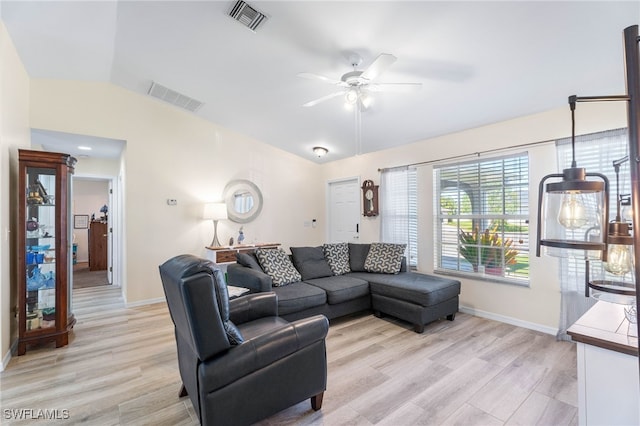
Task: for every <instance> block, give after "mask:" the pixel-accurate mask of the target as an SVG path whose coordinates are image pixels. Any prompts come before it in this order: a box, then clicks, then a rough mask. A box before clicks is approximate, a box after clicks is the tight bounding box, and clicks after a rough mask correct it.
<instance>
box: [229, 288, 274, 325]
mask: <svg viewBox="0 0 640 426" xmlns="http://www.w3.org/2000/svg"><path fill="white" fill-rule="evenodd" d="M277 315H278V298H277V296H276V294H275V293H273V292H269V293H255V294H247V295H246V296H241V297H238V298H236V299H231V300H230V301H229V319H230V320H231V321H232V322H234V323H235V324H244V323H245V322H249V321H253V320H255V319H258V318H264V317H274V316H277Z"/></svg>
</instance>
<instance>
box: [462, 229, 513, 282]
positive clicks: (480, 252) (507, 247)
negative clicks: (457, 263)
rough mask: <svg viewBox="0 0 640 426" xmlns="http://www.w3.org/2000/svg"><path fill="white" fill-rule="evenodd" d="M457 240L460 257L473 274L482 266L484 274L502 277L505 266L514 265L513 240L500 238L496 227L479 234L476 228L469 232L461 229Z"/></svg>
mask: <svg viewBox="0 0 640 426" xmlns="http://www.w3.org/2000/svg"><path fill="white" fill-rule="evenodd" d="M458 240H459V242H460V245H459V251H460V255H461V256H462V257H464V258H465V259H466V260H467V262H469V263H470V264H471V266H472V267H473V271H474V272H478V266H479V265H483V266H484V267H485V272H486V273H488V274H493V275H502V272H503V268H504V267H505V266H508V265H514V264H515V263H516V256H517V255H518V250H517V249H515V248H514V247H513V240H512V239H511V238H507V239H505V240H503V239H502V238H500V236H499V235H498V232H497V226H493V227H491V229H485V230H484V232H480V230H479V228H478V227H476V228H475V229H474V230H473V231H471V232H466V231H464V230H462V229H461V230H460V233H459V234H458ZM503 252H504V264H503V263H502V256H503V255H502V253H503Z"/></svg>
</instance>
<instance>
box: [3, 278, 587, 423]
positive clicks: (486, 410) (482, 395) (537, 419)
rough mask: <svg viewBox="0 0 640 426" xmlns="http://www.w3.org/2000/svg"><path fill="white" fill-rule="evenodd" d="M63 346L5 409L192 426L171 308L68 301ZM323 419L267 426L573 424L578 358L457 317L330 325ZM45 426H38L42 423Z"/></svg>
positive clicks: (17, 370)
mask: <svg viewBox="0 0 640 426" xmlns="http://www.w3.org/2000/svg"><path fill="white" fill-rule="evenodd" d="M74 311H75V314H76V318H77V321H78V322H77V324H76V326H75V329H74V333H73V337H72V338H71V342H70V344H69V346H67V347H64V348H59V349H55V348H54V347H53V346H52V345H51V346H47V347H43V348H37V349H29V350H28V351H27V354H26V355H24V356H21V357H14V358H12V360H11V362H10V363H9V365H8V366H7V369H6V370H5V371H4V372H2V373H0V406H1V408H2V410H1V412H0V416H2V417H1V418H0V423H2V424H30V423H31V422H29V421H15V420H13V419H10V418H8V415H7V413H8V411H7V410H16V409H18V410H19V409H33V410H38V409H50V410H59V414H61V415H62V414H64V413H65V411H62V410H68V411H66V412H67V413H68V415H69V418H68V419H66V420H60V421H59V423H60V424H77V423H85V424H91V425H94V424H95V425H118V424H123V425H190V424H197V423H198V422H197V417H196V415H195V412H194V411H193V407H192V406H191V403H190V402H189V399H188V398H178V391H179V389H180V377H179V373H178V369H177V361H176V350H175V341H174V336H173V326H172V323H171V319H170V317H169V314H168V311H167V308H166V304H154V305H149V306H144V307H137V308H125V307H124V304H123V302H122V299H121V297H120V295H119V289H118V288H112V287H108V286H105V287H95V288H85V289H78V290H75V291H74ZM327 357H328V367H329V368H328V371H329V373H328V383H327V390H326V392H325V397H324V403H323V407H322V410H320V411H318V412H314V411H313V410H311V406H310V403H309V401H308V400H307V401H304V402H302V403H300V404H298V405H296V406H294V407H291V408H289V409H287V410H285V411H282V412H281V413H278V414H277V415H275V416H273V417H271V418H269V419H266V420H264V421H263V422H261V424H262V425H277V424H289V425H293V424H296V425H298V424H303V425H307V424H308V425H319V424H324V425H344V424H350V425H370V424H380V425H412V424H434V425H449V424H451V425H454V424H457V425H505V424H508V425H511V424H514V425H515V424H521V425H534V424H540V425H563V424H571V425H573V424H577V408H576V407H577V383H576V350H575V345H574V344H572V343H569V342H558V341H556V340H555V338H554V337H552V336H549V335H545V334H542V333H538V332H535V331H531V330H527V329H523V328H518V327H514V326H511V325H507V324H503V323H499V322H495V321H490V320H486V319H483V318H478V317H474V316H471V315H466V314H462V313H459V314H458V315H457V316H456V319H455V321H453V322H450V321H446V320H444V321H438V322H435V323H432V324H431V325H428V326H427V327H426V329H425V332H424V334H416V333H414V332H413V331H412V328H411V326H410V325H409V324H406V323H403V322H400V321H395V320H393V319H390V318H382V319H380V318H375V317H374V316H372V315H358V316H352V317H348V318H344V319H341V320H338V321H334V322H332V325H331V328H330V330H329V336H328V338H327ZM40 424H42V422H40Z"/></svg>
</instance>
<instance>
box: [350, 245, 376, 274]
mask: <svg viewBox="0 0 640 426" xmlns="http://www.w3.org/2000/svg"><path fill="white" fill-rule="evenodd" d="M370 247H371V244H353V243H349V267H350V268H351V272H367V271H366V270H365V269H364V261H365V260H367V255H368V254H369V248H370Z"/></svg>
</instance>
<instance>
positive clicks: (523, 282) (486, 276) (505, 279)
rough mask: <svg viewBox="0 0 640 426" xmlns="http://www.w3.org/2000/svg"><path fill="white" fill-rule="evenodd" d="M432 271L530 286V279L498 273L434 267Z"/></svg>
mask: <svg viewBox="0 0 640 426" xmlns="http://www.w3.org/2000/svg"><path fill="white" fill-rule="evenodd" d="M433 273H434V274H437V275H449V276H453V277H459V278H467V279H470V280H476V281H487V282H492V283H499V284H509V285H515V286H518V287H530V285H529V284H530V280H518V279H514V278H509V277H502V276H499V275H491V274H486V273H485V274H478V273H474V272H463V271H452V270H449V269H434V270H433Z"/></svg>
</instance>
